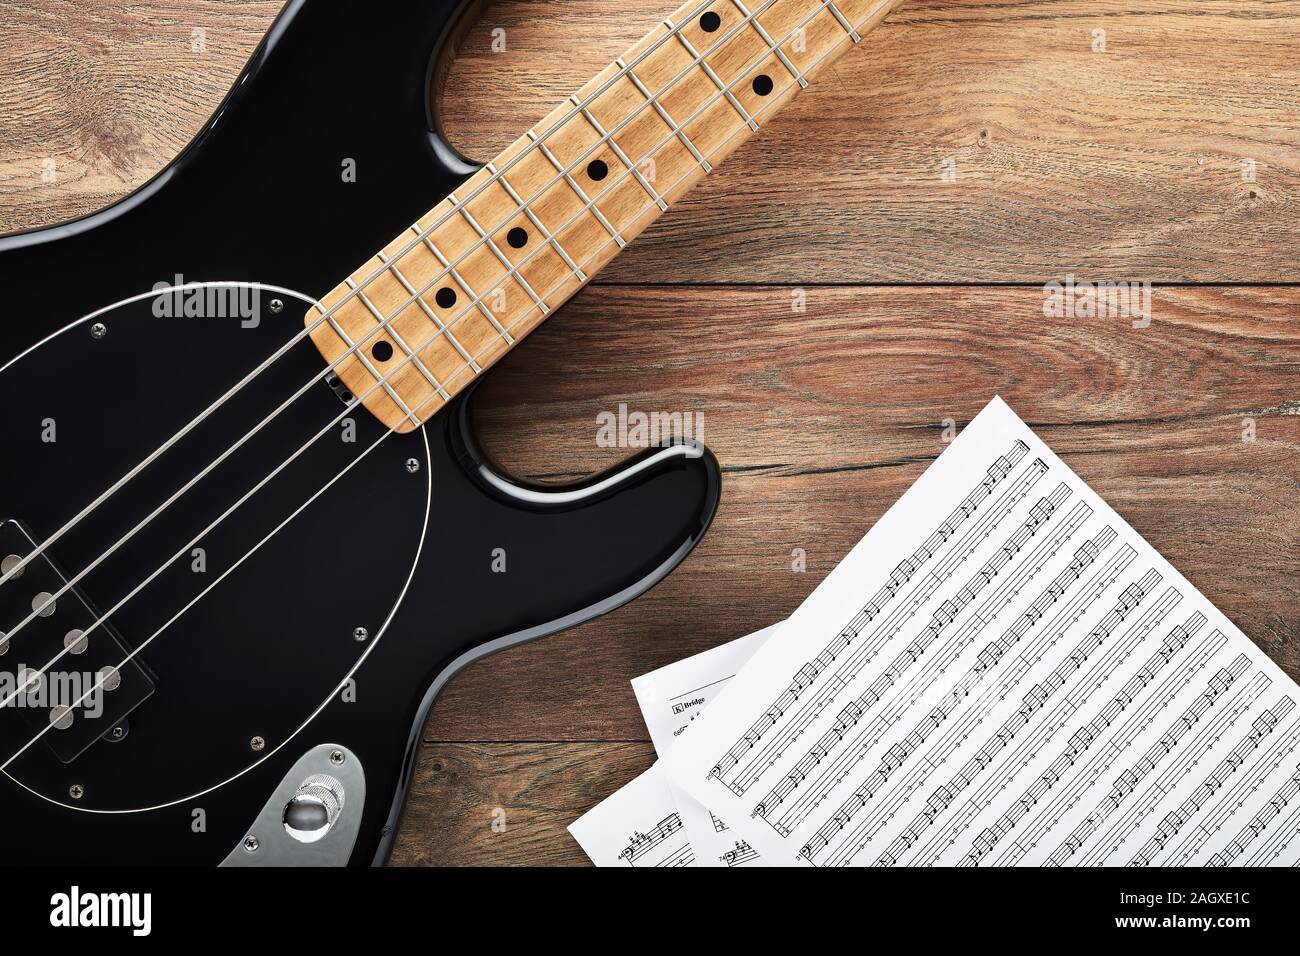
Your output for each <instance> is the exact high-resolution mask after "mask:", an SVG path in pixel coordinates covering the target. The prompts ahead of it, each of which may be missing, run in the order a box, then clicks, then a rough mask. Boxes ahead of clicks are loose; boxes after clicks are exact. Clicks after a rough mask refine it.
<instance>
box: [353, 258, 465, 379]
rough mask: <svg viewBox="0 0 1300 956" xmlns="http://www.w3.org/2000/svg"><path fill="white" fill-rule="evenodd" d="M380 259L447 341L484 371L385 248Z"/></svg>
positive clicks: (462, 355)
mask: <svg viewBox="0 0 1300 956" xmlns="http://www.w3.org/2000/svg"><path fill="white" fill-rule="evenodd" d="M379 261H380V262H382V263H383V264H384V265H385V266H387V267H388V271H389V273H391V274H392V276H393V278H395V279H396V280H397V281H398V282H400V283H401V284H402V288H403V289H405V290H406V293H407V295H410V296H413V297H414V298H415V301H416V302H418V303H420V308H421V309H422V310H424V314H425V315H427V316H428V317H429V319H430V321H432V322H433V324H434V325H436V326H437V327H438V331H439V332H441V333H442V334H443V335H445V336H446V337H447V341H448V342H450V343H451V345H452V348H454V349H455V350H456V351H457V352H459V353H460V357H461V358H463V359H464V360H465V361H466V362H468V363H469V367H470V368H471V369H473V370H474V371H475V372H481V371H483V369H482V367H480V365H479V364H478V362H476V361H474V356H472V355H470V354H469V352H468V351H467V350H466V349H465V346H463V345H461V344H460V340H459V339H457V338H456V336H454V335H452V334H451V326H449V325H447V324H446V323H445V322H443V321H442V319H441V318H440V317H439V315H438V313H437V312H435V311H433V309H431V308H429V303H427V302H425V301H424V299H423V298H421V297H420V295H419V293H417V292H416V290H415V286H414V285H412V284H411V282H410V280H408V279H407V278H406V276H405V275H403V274H402V270H401V269H399V268H397V262H396V260H393V259H389V258H388V254H387V253H386V252H384V250H382V249H380V250H379Z"/></svg>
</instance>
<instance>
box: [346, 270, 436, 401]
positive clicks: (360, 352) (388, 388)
mask: <svg viewBox="0 0 1300 956" xmlns="http://www.w3.org/2000/svg"><path fill="white" fill-rule="evenodd" d="M344 281H346V282H347V284H348V286H349V288H351V287H352V286H354V285H355V280H353V278H352V277H351V276H348V277H347V279H346V280H344ZM329 324H330V328H332V329H333V330H334V333H335V334H336V335H337V336H338V337H339V338H340V339H342V340H343V344H344V345H345V346H347V348H348V349H349V350H350V351H351V352H352V355H353V356H354V357H355V358H356V359H357V360H358V361H360V362H361V364H362V365H363V366H364V367H365V369H366V371H367V372H369V373H370V375H371V377H372V378H373V379H374V380H375V382H376V383H377V384H378V385H379V386H380V387H381V388H383V390H384V391H385V392H387V393H388V397H389V398H391V399H392V400H393V403H394V404H396V405H397V407H398V408H400V409H401V410H402V411H403V412H405V413H406V415H405V417H406V418H407V419H408V420H409V421H410V422H411V423H412V424H414V425H419V424H420V419H418V418H417V417H416V416H415V412H413V411H412V410H411V407H410V406H409V405H407V404H406V402H405V401H403V399H402V396H400V395H398V394H397V392H396V391H395V390H394V389H393V386H392V385H390V384H389V383H388V376H386V375H380V374H379V370H378V369H376V368H375V367H374V366H373V365H371V364H370V360H369V359H368V358H366V353H365V350H364V349H359V348H357V343H356V342H355V341H354V340H353V338H352V336H350V335H348V333H347V332H346V331H345V330H344V329H343V326H341V325H339V324H338V322H336V321H334V316H332V315H330V316H329ZM382 324H383V322H382V320H381V322H380V325H382Z"/></svg>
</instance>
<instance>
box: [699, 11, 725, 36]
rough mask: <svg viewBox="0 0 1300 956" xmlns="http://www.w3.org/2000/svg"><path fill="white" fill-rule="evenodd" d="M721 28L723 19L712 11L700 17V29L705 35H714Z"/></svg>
mask: <svg viewBox="0 0 1300 956" xmlns="http://www.w3.org/2000/svg"><path fill="white" fill-rule="evenodd" d="M720 26H722V17H720V16H718V15H717V14H716V13H714V12H713V11H712V10H710V11H709V12H708V13H706V14H705V15H704V16H702V17H700V29H701V30H703V31H704V32H705V33H712V32H713V31H714V30H716V29H717V28H718V27H720Z"/></svg>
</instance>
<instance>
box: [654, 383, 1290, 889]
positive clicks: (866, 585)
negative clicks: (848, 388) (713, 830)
mask: <svg viewBox="0 0 1300 956" xmlns="http://www.w3.org/2000/svg"><path fill="white" fill-rule="evenodd" d="M1151 493H1152V494H1159V489H1158V488H1153V489H1152V492H1151ZM1297 696H1298V689H1297V687H1296V685H1295V683H1294V682H1293V681H1292V680H1291V679H1290V678H1288V677H1287V676H1286V675H1285V674H1284V673H1283V672H1282V671H1281V669H1279V668H1278V667H1277V665H1275V664H1274V663H1273V662H1272V661H1271V660H1269V659H1268V657H1267V656H1266V655H1265V654H1264V653H1263V652H1262V651H1260V650H1259V649H1258V648H1257V647H1255V645H1254V644H1253V643H1251V641H1250V640H1249V639H1248V638H1247V637H1246V636H1245V635H1244V634H1242V633H1241V632H1240V631H1239V630H1238V629H1237V628H1236V627H1235V626H1233V625H1232V624H1231V623H1230V622H1229V621H1228V620H1227V618H1226V617H1224V616H1223V615H1222V614H1221V613H1220V612H1219V611H1217V610H1216V609H1215V608H1214V607H1213V606H1212V605H1211V604H1210V603H1209V602H1208V601H1207V600H1206V599H1205V598H1204V597H1203V596H1202V595H1201V594H1200V593H1198V592H1197V591H1196V590H1195V589H1194V588H1193V587H1192V586H1191V585H1190V584H1189V583H1188V582H1187V580H1186V579H1184V578H1183V577H1182V575H1180V574H1179V573H1178V572H1177V571H1176V570H1174V568H1173V567H1172V566H1171V565H1170V564H1169V563H1168V562H1167V561H1165V560H1164V558H1162V557H1161V556H1160V555H1159V554H1158V553H1157V552H1156V551H1155V550H1154V549H1153V548H1152V547H1151V546H1150V545H1148V544H1147V543H1146V542H1145V541H1144V540H1143V539H1142V538H1141V537H1140V536H1138V534H1137V533H1136V532H1134V531H1133V529H1131V528H1130V527H1129V526H1128V525H1127V524H1125V523H1124V521H1123V520H1122V519H1121V518H1120V517H1119V516H1118V515H1117V514H1116V513H1115V512H1114V511H1113V510H1111V508H1109V507H1108V506H1107V505H1106V504H1105V503H1104V502H1103V501H1102V500H1101V499H1100V498H1099V497H1098V496H1097V495H1096V494H1095V493H1093V492H1092V490H1091V489H1089V488H1088V487H1087V486H1086V485H1085V484H1084V483H1083V482H1082V481H1080V480H1079V478H1078V476H1076V475H1075V474H1074V473H1073V472H1072V471H1071V470H1070V469H1069V468H1068V467H1066V465H1065V464H1064V463H1063V462H1062V461H1061V460H1060V459H1058V458H1057V457H1056V456H1055V455H1054V454H1052V452H1051V451H1050V450H1049V449H1048V448H1047V446H1046V445H1044V444H1043V442H1042V441H1040V440H1039V439H1038V438H1037V437H1036V436H1035V435H1034V434H1033V433H1032V432H1031V431H1030V430H1029V428H1028V427H1026V426H1025V424H1024V423H1023V422H1022V421H1020V419H1019V418H1017V417H1016V415H1015V414H1014V413H1013V412H1012V411H1011V410H1010V409H1009V408H1008V407H1007V406H1006V404H1005V403H1003V402H1002V401H1001V400H1000V399H994V400H993V402H992V403H990V405H989V406H988V407H987V408H985V409H984V410H983V411H982V412H981V413H980V414H979V415H978V416H976V418H975V419H974V420H973V421H972V422H971V423H970V425H968V426H967V427H966V429H965V430H964V431H963V432H962V433H961V435H960V436H958V437H957V439H955V440H954V441H953V442H952V444H951V445H950V446H949V447H948V448H947V449H946V450H945V451H944V452H943V453H942V455H941V456H940V457H939V458H938V460H937V461H936V462H935V463H934V464H933V465H932V466H931V467H930V468H929V469H928V470H927V471H926V472H925V474H924V475H922V476H921V478H920V479H919V480H918V481H917V482H916V484H915V485H913V486H912V488H911V489H909V490H908V491H907V493H906V494H904V495H903V497H902V498H901V499H899V501H898V502H897V504H895V505H894V507H892V508H891V509H890V510H889V511H888V512H887V513H886V514H885V515H884V516H883V517H882V518H881V519H880V521H879V522H878V523H877V524H876V526H875V527H874V528H872V529H871V531H870V532H869V533H868V534H867V535H866V537H865V538H863V539H862V541H860V542H859V543H858V544H857V545H856V546H855V547H854V548H853V550H852V551H851V552H850V553H849V555H848V556H847V557H846V558H845V559H844V561H843V562H842V563H841V564H840V565H839V567H837V568H836V569H835V570H834V571H833V572H832V573H831V574H830V575H829V576H828V577H827V578H826V580H825V581H823V582H822V584H821V585H820V586H819V587H818V588H817V590H816V591H814V592H813V594H812V595H811V596H810V597H809V599H808V600H807V601H806V602H804V604H803V605H801V606H800V607H799V609H798V610H797V611H795V613H794V614H793V615H792V616H791V617H790V618H789V620H787V621H786V622H784V623H783V624H781V626H780V629H779V630H778V631H777V633H776V635H775V636H774V637H773V638H772V639H771V640H769V641H767V642H766V643H765V644H764V645H763V646H762V647H761V648H759V650H758V651H757V653H756V654H755V655H754V657H753V659H752V660H751V661H750V663H749V664H748V665H747V666H746V667H745V668H744V669H743V670H742V671H741V672H740V673H739V674H738V675H737V676H736V677H735V678H734V679H733V680H732V681H731V682H730V684H729V685H728V687H727V690H726V693H725V694H723V695H722V696H721V697H720V698H719V699H718V700H717V701H715V703H714V705H713V706H711V707H710V708H709V709H708V710H707V711H705V712H703V713H702V714H700V715H699V717H698V718H697V719H696V721H695V723H694V726H693V727H692V729H691V732H690V733H689V734H685V735H683V737H682V738H681V739H680V740H679V742H678V743H677V745H676V746H674V747H673V748H672V749H671V750H670V751H669V752H668V754H667V756H666V757H665V758H664V761H663V762H664V764H665V765H666V768H667V771H668V776H669V778H670V779H671V780H672V781H673V782H674V783H675V784H677V785H679V786H681V787H682V788H684V789H685V790H687V791H688V792H689V793H690V794H691V795H692V796H694V797H695V798H696V799H697V800H699V801H700V802H701V803H703V804H704V805H705V806H707V807H708V808H709V809H710V810H712V811H713V812H714V813H715V814H717V815H718V816H719V817H721V818H722V819H725V820H726V821H727V822H728V824H730V825H731V826H732V827H733V828H734V829H736V830H737V831H738V832H739V833H740V834H741V835H742V836H743V837H744V838H745V839H746V840H747V841H748V842H749V843H750V844H751V845H752V846H753V847H755V848H756V849H757V850H758V851H759V852H760V853H761V854H762V855H763V857H765V858H766V859H767V860H768V861H769V862H771V863H776V864H785V865H790V864H803V865H812V866H848V865H853V866H862V865H873V864H874V865H883V866H896V865H920V866H925V865H935V864H941V865H963V866H1007V865H1017V864H1019V865H1033V864H1043V865H1062V866H1071V865H1089V866H1096V865H1106V866H1121V865H1124V866H1127V865H1137V866H1152V865H1188V864H1192V865H1201V864H1215V865H1261V864H1281V865H1286V864H1292V863H1295V862H1296V861H1297V859H1300V839H1296V836H1297V834H1300V800H1297V799H1296V796H1297V793H1298V792H1300V749H1298V747H1300V712H1297V708H1296V701H1297Z"/></svg>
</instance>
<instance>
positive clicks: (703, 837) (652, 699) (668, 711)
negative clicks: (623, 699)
mask: <svg viewBox="0 0 1300 956" xmlns="http://www.w3.org/2000/svg"><path fill="white" fill-rule="evenodd" d="M775 631H776V625H773V626H772V627H766V628H764V629H763V630H761V631H756V632H754V633H753V634H749V635H747V636H745V637H741V638H737V639H736V640H734V641H728V642H727V643H726V644H722V645H719V646H718V647H714V648H710V649H709V650H707V651H705V652H703V653H702V654H696V655H694V656H693V657H688V658H686V659H685V660H680V661H676V662H675V663H672V664H669V665H668V666H666V667H661V668H659V669H658V670H655V671H651V672H650V673H648V674H644V675H642V676H641V677H638V678H636V679H635V680H633V681H632V690H633V692H634V693H635V694H636V699H637V703H638V704H639V705H640V707H641V715H642V716H643V717H644V718H645V723H646V727H647V728H649V730H650V739H651V740H652V741H654V745H655V751H656V752H657V753H658V754H659V756H660V757H663V756H664V754H666V753H668V751H669V750H670V749H671V748H672V746H673V745H674V744H675V743H676V742H677V739H678V737H679V736H680V735H681V734H683V733H685V732H686V729H687V728H688V727H690V725H691V723H692V722H693V721H694V720H695V717H696V715H697V714H699V713H700V712H701V711H703V710H704V708H705V707H706V706H707V705H708V704H709V703H710V702H711V701H712V700H713V699H714V698H716V697H717V696H718V694H720V693H721V692H722V689H723V688H724V687H726V685H727V681H729V680H731V678H732V677H733V676H734V675H735V673H736V672H737V671H738V670H740V668H742V667H744V666H745V664H746V663H747V662H748V661H749V659H750V658H751V657H753V656H754V652H755V651H756V650H758V648H759V646H760V645H761V644H762V643H763V642H764V641H765V640H767V639H768V637H770V636H771V635H772V634H773V633H775ZM669 790H670V792H671V793H672V797H673V801H674V803H675V804H676V805H677V810H678V812H679V813H680V814H681V817H682V823H683V824H684V825H685V827H686V833H687V836H688V837H689V839H690V842H691V846H692V848H693V849H694V852H695V860H696V863H697V865H700V866H758V865H762V862H763V861H762V859H761V858H760V857H759V855H758V853H756V852H755V851H754V848H753V847H751V846H750V845H749V844H748V843H747V842H745V840H744V839H742V838H740V837H738V836H737V835H736V833H735V831H733V830H731V829H730V828H729V827H728V826H727V825H726V824H725V823H723V822H722V821H721V820H719V819H718V818H717V817H715V816H714V815H713V814H712V813H710V812H709V811H708V810H707V809H705V807H704V805H703V804H701V803H700V802H699V801H698V800H696V799H695V798H694V797H692V796H690V795H689V794H688V793H686V792H685V791H684V790H681V789H680V788H678V787H675V786H673V785H672V784H669Z"/></svg>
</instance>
